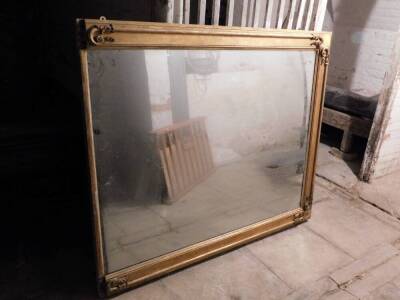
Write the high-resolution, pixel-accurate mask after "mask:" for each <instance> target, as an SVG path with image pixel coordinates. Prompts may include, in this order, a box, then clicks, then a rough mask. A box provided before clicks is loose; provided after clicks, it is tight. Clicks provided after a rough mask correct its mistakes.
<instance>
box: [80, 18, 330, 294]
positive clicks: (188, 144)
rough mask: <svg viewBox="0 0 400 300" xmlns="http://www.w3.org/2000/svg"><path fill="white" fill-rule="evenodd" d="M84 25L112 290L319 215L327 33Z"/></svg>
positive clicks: (91, 155)
mask: <svg viewBox="0 0 400 300" xmlns="http://www.w3.org/2000/svg"><path fill="white" fill-rule="evenodd" d="M78 25H79V26H80V28H81V34H80V38H81V41H80V44H81V47H82V48H81V50H80V55H81V65H82V80H83V92H84V108H85V116H86V129H87V141H88V159H89V167H90V177H91V191H92V204H93V216H94V218H93V220H94V232H95V241H96V254H97V273H98V279H99V282H100V286H102V284H103V283H104V284H105V285H104V288H105V290H106V292H107V294H108V295H113V294H116V293H119V292H121V291H123V290H125V289H127V288H129V287H135V286H137V285H139V284H142V283H144V282H146V281H149V280H151V279H154V278H157V277H159V276H162V275H164V274H168V273H169V272H172V271H175V270H178V269H180V268H182V267H185V266H188V265H190V264H193V263H195V262H198V261H201V260H204V259H206V258H208V257H211V256H213V255H216V254H218V253H222V252H224V251H227V250H230V249H233V248H235V247H238V246H240V245H243V244H245V243H249V242H251V241H253V240H256V239H259V238H261V237H265V236H267V235H269V234H272V233H274V232H277V231H280V230H283V229H286V228H289V227H291V226H294V225H297V224H299V223H301V222H304V221H306V220H307V219H308V218H309V217H310V212H311V205H312V190H313V178H314V172H315V160H316V150H317V145H318V140H319V130H320V120H321V106H322V101H323V94H324V88H325V80H326V69H327V65H328V62H329V45H330V34H329V33H312V32H304V31H298V32H295V31H276V30H274V31H267V30H263V29H250V28H246V29H243V28H240V29H239V28H230V27H212V28H211V27H209V26H198V25H195V26H193V25H175V24H161V23H139V22H126V21H107V20H104V19H102V20H80V21H79V22H78Z"/></svg>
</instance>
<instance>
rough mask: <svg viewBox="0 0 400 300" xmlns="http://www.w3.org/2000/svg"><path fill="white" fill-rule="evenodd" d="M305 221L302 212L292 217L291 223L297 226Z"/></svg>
mask: <svg viewBox="0 0 400 300" xmlns="http://www.w3.org/2000/svg"><path fill="white" fill-rule="evenodd" d="M305 220H306V219H305V217H304V211H303V212H298V213H296V214H294V215H293V222H294V224H299V223H302V222H304V221H305Z"/></svg>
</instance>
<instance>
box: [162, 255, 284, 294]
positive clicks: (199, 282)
mask: <svg viewBox="0 0 400 300" xmlns="http://www.w3.org/2000/svg"><path fill="white" fill-rule="evenodd" d="M163 282H164V284H165V286H166V287H167V288H168V289H170V290H171V291H172V292H174V293H175V294H177V295H178V296H180V297H181V298H182V299H185V300H186V299H188V300H189V299H196V300H200V299H205V300H206V299H207V300H212V299H215V300H223V299H226V300H228V299H229V300H231V299H254V300H256V299H266V300H268V299H282V298H283V297H284V296H285V295H286V294H288V293H289V292H290V289H289V287H288V286H287V285H286V284H285V283H284V282H283V281H282V280H280V279H279V278H278V277H277V276H276V275H275V274H273V273H272V272H271V271H269V270H268V269H267V268H266V267H265V266H264V265H263V264H262V263H260V261H258V260H257V258H255V257H254V256H253V255H252V254H251V253H249V252H248V250H247V249H246V248H242V249H239V250H236V251H234V252H231V253H228V254H225V255H223V256H220V257H217V258H215V259H212V260H209V261H207V262H205V263H202V264H199V265H197V266H194V267H191V268H189V269H186V270H184V271H181V272H179V273H176V274H174V275H172V276H169V277H167V278H165V279H163Z"/></svg>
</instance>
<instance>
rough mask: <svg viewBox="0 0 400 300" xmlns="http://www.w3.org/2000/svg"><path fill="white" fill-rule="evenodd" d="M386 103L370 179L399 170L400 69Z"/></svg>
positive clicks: (399, 68)
mask: <svg viewBox="0 0 400 300" xmlns="http://www.w3.org/2000/svg"><path fill="white" fill-rule="evenodd" d="M388 102H389V103H388V109H387V115H386V120H385V122H384V123H383V128H382V134H381V137H380V138H381V141H380V147H379V148H378V149H377V153H376V162H375V167H374V173H373V176H372V179H373V178H377V177H380V176H383V175H386V174H390V173H392V172H394V171H397V170H399V169H400V67H398V68H397V74H396V78H395V82H394V84H393V87H392V90H391V94H390V97H389V100H388Z"/></svg>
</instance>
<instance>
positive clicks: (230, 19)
mask: <svg viewBox="0 0 400 300" xmlns="http://www.w3.org/2000/svg"><path fill="white" fill-rule="evenodd" d="M227 5H228V7H227V8H226V12H227V16H226V20H225V24H226V25H227V26H232V25H233V9H234V6H235V0H228V3H227Z"/></svg>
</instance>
